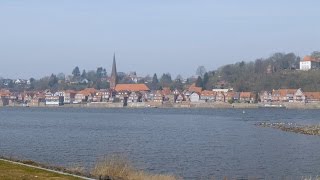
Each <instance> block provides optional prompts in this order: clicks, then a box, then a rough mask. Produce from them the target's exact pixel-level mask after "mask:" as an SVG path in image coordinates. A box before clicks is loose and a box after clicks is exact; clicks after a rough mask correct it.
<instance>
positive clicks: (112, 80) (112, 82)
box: [110, 53, 118, 89]
mask: <svg viewBox="0 0 320 180" xmlns="http://www.w3.org/2000/svg"><path fill="white" fill-rule="evenodd" d="M117 74H118V73H117V65H116V54H115V53H114V54H113V63H112V72H111V77H110V88H112V89H114V88H115V87H116V85H117V83H118V75H117Z"/></svg>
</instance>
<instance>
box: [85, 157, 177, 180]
mask: <svg viewBox="0 0 320 180" xmlns="http://www.w3.org/2000/svg"><path fill="white" fill-rule="evenodd" d="M91 173H92V174H93V175H94V176H96V177H97V178H99V177H112V178H113V179H119V180H120V179H121V180H177V178H176V177H174V176H171V175H152V174H148V173H145V172H143V171H137V170H135V169H134V168H133V166H132V165H131V164H130V163H129V161H128V160H127V159H126V158H124V157H123V156H118V155H113V156H109V157H105V158H103V159H101V160H99V161H98V163H97V164H96V166H95V167H94V169H93V170H92V172H91Z"/></svg>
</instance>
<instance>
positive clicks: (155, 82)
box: [152, 73, 159, 84]
mask: <svg viewBox="0 0 320 180" xmlns="http://www.w3.org/2000/svg"><path fill="white" fill-rule="evenodd" d="M158 83H159V80H158V76H157V74H156V73H154V75H153V78H152V84H158Z"/></svg>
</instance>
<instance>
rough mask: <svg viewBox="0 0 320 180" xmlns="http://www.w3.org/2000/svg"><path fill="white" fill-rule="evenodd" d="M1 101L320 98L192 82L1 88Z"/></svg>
mask: <svg viewBox="0 0 320 180" xmlns="http://www.w3.org/2000/svg"><path fill="white" fill-rule="evenodd" d="M0 97H1V100H0V105H2V106H5V105H12V104H17V103H18V104H24V105H30V106H40V105H55V106H59V105H64V104H86V103H95V102H96V103H98V102H108V103H123V104H124V105H127V104H129V103H138V102H154V103H158V104H163V103H184V102H191V103H214V102H221V103H233V102H238V103H256V102H261V103H273V102H279V103H283V102H292V103H311V102H320V92H303V91H302V90H301V89H279V90H273V91H263V92H261V93H259V94H257V93H253V92H234V91H233V90H232V89H213V90H210V91H209V90H202V89H201V88H199V87H195V86H194V85H192V86H191V87H189V88H188V89H187V90H184V91H179V90H177V89H175V90H171V89H169V88H163V89H162V90H156V91H151V90H150V89H149V88H148V87H147V86H146V85H145V84H118V85H117V86H116V87H115V88H114V89H101V90H96V89H94V88H86V89H84V90H81V91H73V90H65V91H58V92H51V91H50V90H46V91H43V92H22V93H12V92H10V91H8V90H0Z"/></svg>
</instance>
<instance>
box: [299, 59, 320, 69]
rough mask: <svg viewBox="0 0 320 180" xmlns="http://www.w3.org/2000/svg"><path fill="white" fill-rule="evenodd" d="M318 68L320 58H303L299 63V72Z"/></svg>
mask: <svg viewBox="0 0 320 180" xmlns="http://www.w3.org/2000/svg"><path fill="white" fill-rule="evenodd" d="M319 68H320V58H315V57H312V56H305V57H304V58H303V59H302V60H301V61H300V70H303V71H308V70H311V69H319Z"/></svg>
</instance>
